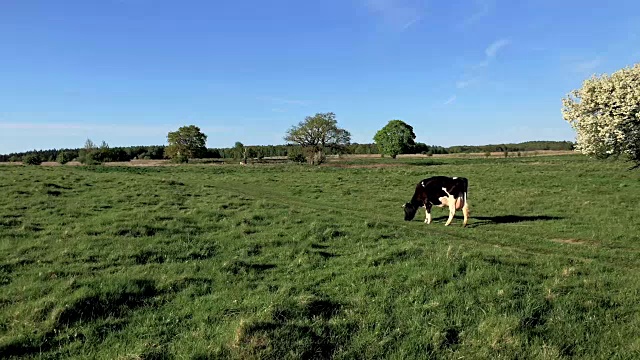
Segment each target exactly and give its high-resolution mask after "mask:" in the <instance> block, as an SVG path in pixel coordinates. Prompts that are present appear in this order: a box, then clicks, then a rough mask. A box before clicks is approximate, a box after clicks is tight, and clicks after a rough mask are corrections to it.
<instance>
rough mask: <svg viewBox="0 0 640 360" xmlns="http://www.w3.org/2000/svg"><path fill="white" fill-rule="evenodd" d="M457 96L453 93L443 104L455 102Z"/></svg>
mask: <svg viewBox="0 0 640 360" xmlns="http://www.w3.org/2000/svg"><path fill="white" fill-rule="evenodd" d="M456 99H457V96H455V95H453V96H452V97H450V98H449V99H447V101H445V102H444V103H443V104H442V105H449V104H453V102H454V101H456Z"/></svg>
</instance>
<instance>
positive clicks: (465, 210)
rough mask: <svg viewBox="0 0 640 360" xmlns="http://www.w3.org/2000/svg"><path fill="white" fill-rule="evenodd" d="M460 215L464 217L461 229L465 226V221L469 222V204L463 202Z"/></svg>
mask: <svg viewBox="0 0 640 360" xmlns="http://www.w3.org/2000/svg"><path fill="white" fill-rule="evenodd" d="M462 215H463V216H464V222H463V223H462V227H465V226H467V221H468V220H469V203H468V202H466V201H465V202H464V206H463V207H462Z"/></svg>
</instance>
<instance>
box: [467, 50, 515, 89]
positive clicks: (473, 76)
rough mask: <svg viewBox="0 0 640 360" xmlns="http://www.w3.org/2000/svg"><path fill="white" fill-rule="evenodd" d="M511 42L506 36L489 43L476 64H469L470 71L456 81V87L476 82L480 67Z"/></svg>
mask: <svg viewBox="0 0 640 360" xmlns="http://www.w3.org/2000/svg"><path fill="white" fill-rule="evenodd" d="M509 44H511V40H510V39H507V38H502V39H498V40H496V41H494V42H492V43H491V44H489V45H488V46H487V47H486V48H485V49H484V59H483V60H482V61H480V62H478V63H476V64H473V65H471V66H470V71H468V72H467V74H465V75H464V76H463V77H462V79H460V80H458V81H457V82H456V87H457V88H458V89H464V88H466V87H469V86H470V85H472V84H474V83H477V82H478V74H477V72H479V71H480V69H482V68H486V67H488V66H489V65H490V64H491V62H492V61H493V60H494V59H495V58H496V57H497V56H498V53H499V52H500V51H502V49H504V48H505V47H506V46H508V45H509Z"/></svg>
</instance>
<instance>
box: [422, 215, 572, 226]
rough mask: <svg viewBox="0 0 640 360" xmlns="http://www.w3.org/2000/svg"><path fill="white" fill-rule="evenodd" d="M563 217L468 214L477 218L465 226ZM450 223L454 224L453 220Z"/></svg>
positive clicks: (460, 217)
mask: <svg viewBox="0 0 640 360" xmlns="http://www.w3.org/2000/svg"><path fill="white" fill-rule="evenodd" d="M447 219H448V216H440V217H437V218H433V221H446V220H447ZM562 219H564V218H563V217H561V216H549V215H530V216H529V215H524V216H523V215H498V216H470V217H469V220H477V221H474V222H470V223H469V224H468V225H467V227H476V226H480V225H490V224H516V223H521V222H528V221H551V220H562ZM455 220H462V216H460V215H456V217H455V218H454V221H455ZM451 225H455V223H454V222H452V223H451Z"/></svg>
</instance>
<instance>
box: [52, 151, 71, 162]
mask: <svg viewBox="0 0 640 360" xmlns="http://www.w3.org/2000/svg"><path fill="white" fill-rule="evenodd" d="M74 158H75V155H74V154H73V153H72V152H70V151H60V152H59V153H58V156H57V157H56V161H57V162H59V163H60V164H66V163H68V162H69V161H72V160H73V159H74Z"/></svg>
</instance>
